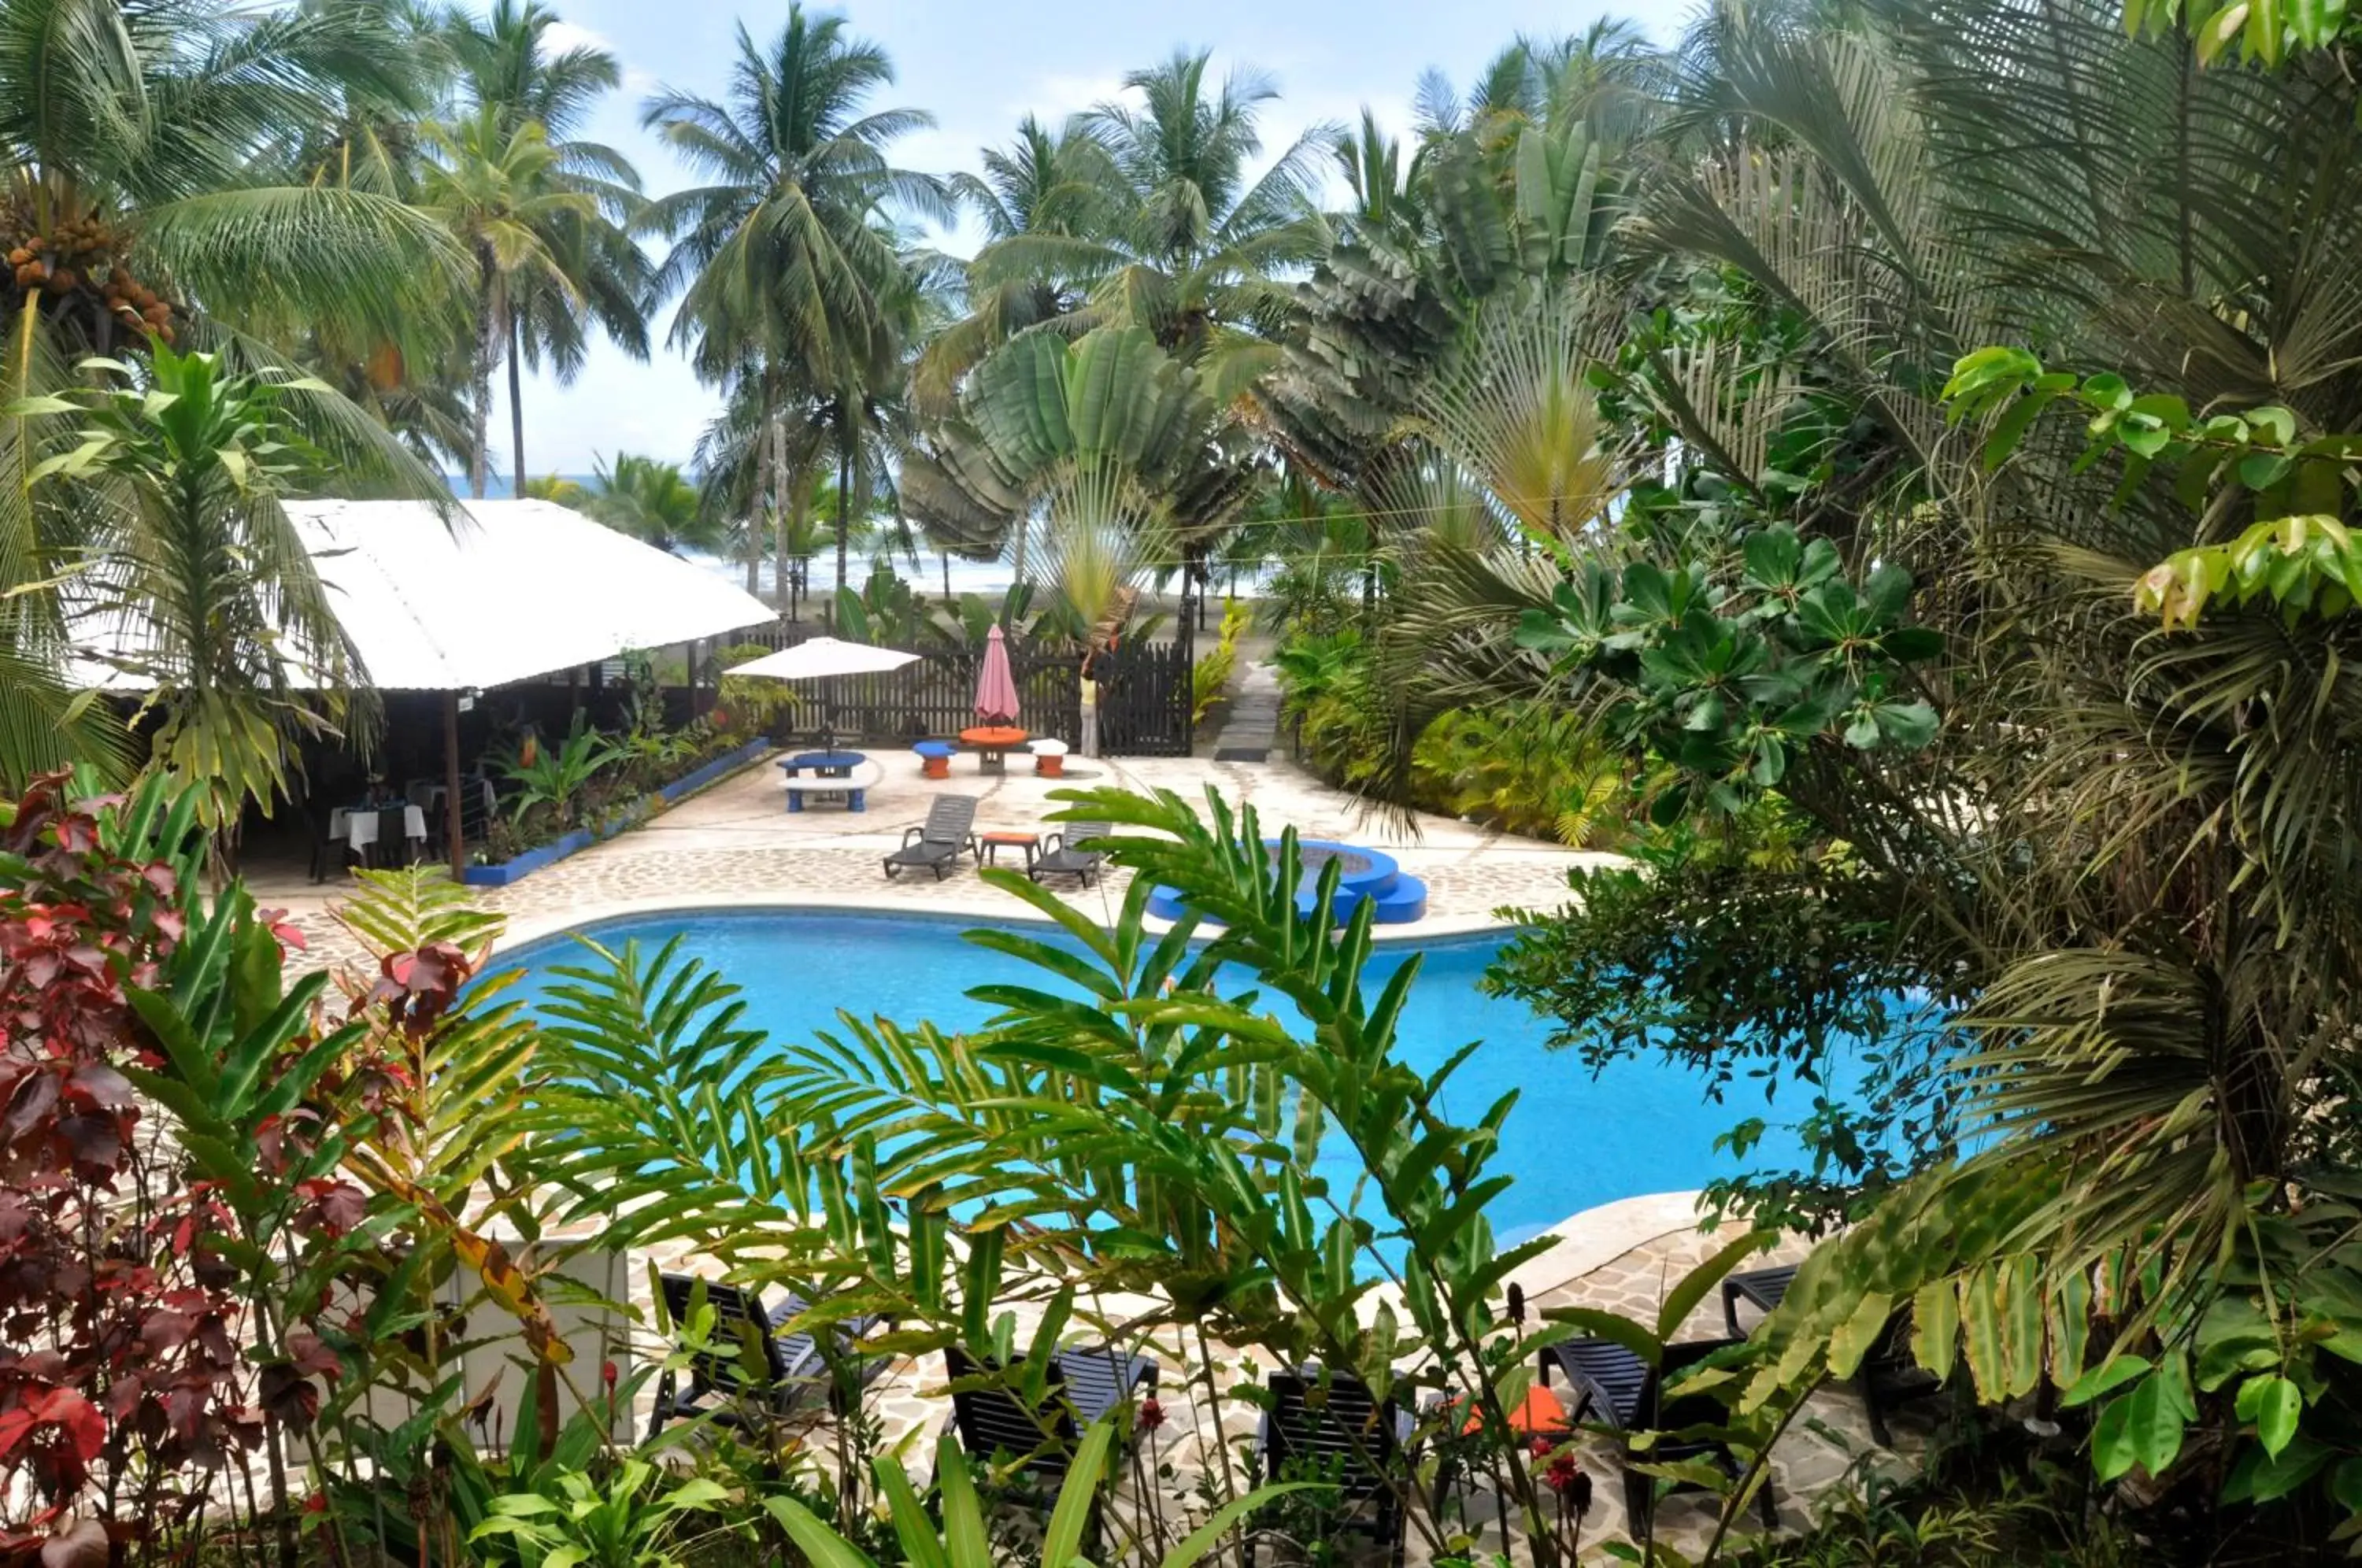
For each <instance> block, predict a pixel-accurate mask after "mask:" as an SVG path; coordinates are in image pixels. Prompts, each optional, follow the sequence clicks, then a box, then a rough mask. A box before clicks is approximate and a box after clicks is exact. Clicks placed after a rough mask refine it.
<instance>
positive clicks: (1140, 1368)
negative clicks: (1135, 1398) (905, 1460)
mask: <svg viewBox="0 0 2362 1568" xmlns="http://www.w3.org/2000/svg"><path fill="white" fill-rule="evenodd" d="M944 1369H945V1370H946V1371H947V1372H948V1373H949V1374H950V1375H951V1381H952V1384H953V1388H952V1416H951V1419H950V1420H949V1421H948V1422H946V1423H945V1424H944V1433H945V1435H947V1436H948V1435H951V1434H957V1436H958V1438H959V1441H960V1447H961V1448H963V1449H965V1450H966V1452H968V1453H970V1454H972V1455H974V1456H975V1457H976V1458H977V1459H988V1458H990V1457H991V1456H992V1455H994V1454H1001V1455H1004V1456H1006V1457H1008V1458H1010V1459H1012V1460H1015V1461H1017V1462H1018V1463H1019V1465H1020V1467H1021V1469H1023V1470H1024V1471H1025V1472H1026V1474H1029V1475H1031V1476H1032V1477H1033V1478H1034V1479H1036V1480H1038V1481H1041V1482H1043V1484H1045V1485H1049V1486H1051V1487H1052V1488H1055V1486H1056V1485H1058V1484H1059V1483H1060V1482H1062V1481H1064V1480H1065V1474H1066V1467H1067V1466H1068V1465H1069V1464H1071V1463H1074V1457H1075V1445H1076V1443H1078V1442H1080V1441H1082V1433H1083V1429H1084V1428H1085V1427H1087V1426H1089V1425H1090V1424H1091V1423H1093V1422H1094V1421H1097V1420H1098V1419H1100V1418H1101V1417H1103V1416H1105V1415H1107V1414H1108V1413H1109V1411H1111V1410H1113V1409H1114V1408H1116V1407H1117V1406H1119V1405H1120V1404H1123V1403H1125V1402H1126V1401H1127V1400H1129V1399H1130V1398H1131V1396H1132V1393H1133V1391H1134V1390H1136V1389H1140V1388H1143V1387H1144V1388H1147V1389H1149V1390H1150V1391H1152V1392H1153V1391H1154V1389H1155V1387H1156V1379H1157V1375H1158V1367H1157V1364H1156V1363H1154V1362H1153V1361H1151V1360H1150V1359H1149V1358H1148V1357H1146V1356H1138V1355H1126V1354H1124V1353H1122V1352H1120V1351H1118V1350H1116V1349H1115V1348H1114V1347H1112V1346H1109V1345H1094V1346H1089V1347H1087V1348H1084V1349H1079V1350H1064V1351H1059V1352H1057V1353H1055V1354H1054V1355H1053V1356H1052V1357H1051V1360H1050V1378H1049V1391H1048V1394H1047V1396H1046V1397H1044V1398H1043V1402H1042V1404H1041V1406H1040V1407H1039V1408H1036V1409H1032V1410H1029V1409H1027V1408H1025V1406H1024V1405H1023V1403H1021V1401H1020V1400H1019V1398H1018V1397H1017V1396H1016V1395H1015V1394H1013V1393H1011V1392H1010V1390H1009V1389H1008V1388H1006V1387H1004V1386H999V1385H998V1384H995V1383H993V1382H991V1381H989V1380H990V1379H992V1378H995V1377H997V1376H999V1373H1000V1369H999V1367H998V1366H996V1365H995V1364H993V1363H991V1362H990V1361H979V1360H977V1358H976V1357H974V1356H971V1355H969V1354H968V1353H966V1351H964V1350H962V1349H960V1348H959V1347H958V1346H957V1345H948V1346H946V1347H944ZM963 1383H966V1384H968V1385H969V1386H967V1387H961V1386H959V1385H961V1384H963Z"/></svg>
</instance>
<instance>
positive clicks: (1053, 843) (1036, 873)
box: [1029, 823, 1108, 888]
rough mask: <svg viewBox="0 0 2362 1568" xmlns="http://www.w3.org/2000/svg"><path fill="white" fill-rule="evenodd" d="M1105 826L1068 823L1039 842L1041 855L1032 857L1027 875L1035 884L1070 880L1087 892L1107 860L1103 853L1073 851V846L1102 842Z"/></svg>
mask: <svg viewBox="0 0 2362 1568" xmlns="http://www.w3.org/2000/svg"><path fill="white" fill-rule="evenodd" d="M1107 836H1108V825H1107V823H1067V824H1066V825H1065V827H1063V828H1061V829H1059V830H1058V831H1057V832H1056V833H1054V834H1048V835H1047V836H1046V837H1044V838H1043V840H1042V853H1041V854H1040V855H1039V856H1035V857H1034V861H1033V868H1032V871H1031V872H1030V873H1029V875H1031V876H1032V878H1033V880H1035V881H1036V882H1038V881H1040V880H1041V879H1042V878H1044V877H1072V878H1076V879H1077V880H1078V881H1080V882H1081V883H1082V885H1083V886H1084V887H1086V888H1087V887H1089V886H1090V885H1091V881H1092V878H1096V877H1097V876H1098V874H1099V863H1100V862H1101V861H1104V860H1105V859H1106V858H1107V853H1106V852H1105V851H1104V850H1098V849H1076V847H1075V845H1076V844H1077V843H1078V842H1080V841H1082V840H1085V839H1093V838H1105V837H1107Z"/></svg>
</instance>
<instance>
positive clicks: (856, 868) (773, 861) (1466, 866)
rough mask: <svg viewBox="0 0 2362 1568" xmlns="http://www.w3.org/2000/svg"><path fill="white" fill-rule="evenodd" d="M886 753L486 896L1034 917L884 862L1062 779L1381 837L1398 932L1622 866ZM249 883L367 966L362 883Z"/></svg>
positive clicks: (1255, 768)
mask: <svg viewBox="0 0 2362 1568" xmlns="http://www.w3.org/2000/svg"><path fill="white" fill-rule="evenodd" d="M876 755H877V757H878V759H879V760H880V761H882V762H884V763H885V764H886V767H887V777H886V779H885V781H884V782H883V783H881V784H880V785H878V786H877V788H875V789H872V790H870V791H869V792H868V801H867V806H868V809H867V810H866V812H859V813H854V812H845V811H843V810H841V809H836V808H833V807H825V806H821V805H814V806H812V807H811V808H810V809H808V810H806V811H802V812H788V811H786V810H784V809H783V803H784V799H785V796H784V792H783V790H781V787H780V779H779V773H778V768H777V767H776V766H775V765H774V763H773V762H772V761H770V760H768V759H766V760H765V761H763V762H760V763H757V764H756V765H755V766H754V767H749V768H748V769H746V770H745V772H743V773H740V774H737V775H735V776H734V777H733V778H728V779H726V780H724V781H723V782H722V783H720V784H717V785H715V786H714V787H713V788H712V789H710V790H706V791H704V792H703V793H701V794H700V795H698V796H696V797H694V798H692V799H690V800H689V801H683V802H682V803H681V804H679V805H678V806H676V807H674V808H673V809H672V810H671V811H669V812H666V813H665V814H663V815H662V816H660V817H657V818H656V819H655V820H654V821H652V822H650V823H647V824H646V825H645V826H642V827H639V828H636V829H635V830H633V831H632V832H630V833H626V834H623V835H622V836H620V837H618V838H614V839H611V840H609V841H608V842H607V843H605V844H602V845H594V846H593V847H591V848H590V849H587V850H584V851H583V852H581V853H580V854H579V855H575V856H570V857H569V858H568V859H565V860H562V861H559V862H558V863H557V864H556V865H554V866H551V867H546V869H544V870H541V871H538V872H535V873H534V874H533V875H532V876H530V877H527V878H524V880H523V881H520V882H518V883H516V884H514V885H513V886H511V887H507V888H496V889H495V888H488V889H483V890H482V896H481V903H482V905H483V907H485V908H487V909H490V910H492V911H496V912H499V913H501V914H504V915H506V916H508V917H509V930H508V940H509V941H510V942H511V943H514V942H518V941H524V940H527V939H529V938H532V937H535V936H542V935H546V934H548V933H552V932H555V931H561V930H564V929H567V928H568V927H570V926H574V925H578V924H580V923H582V922H588V921H591V920H597V919H602V918H604V917H608V916H612V915H617V914H624V913H632V912H644V911H649V910H656V909H665V908H674V909H690V908H699V907H712V906H718V905H725V904H732V903H756V902H772V903H783V904H807V905H824V906H835V907H841V908H866V909H921V910H927V911H934V912H937V913H950V914H961V915H974V916H976V917H977V918H978V919H980V920H983V921H992V920H995V919H1010V918H1022V917H1023V916H1024V915H1026V914H1027V913H1029V912H1030V911H1025V910H1024V909H1023V906H1021V905H1020V904H1019V903H1018V902H1017V901H1016V900H1013V899H1011V898H1010V896H1009V895H1007V894H1005V893H1002V892H1000V891H999V890H998V889H993V888H990V887H988V886H987V885H986V884H985V883H984V882H982V881H981V880H979V879H978V878H977V876H976V874H975V870H974V868H973V867H972V866H969V865H967V864H966V863H963V866H962V868H961V869H960V870H959V871H957V872H955V873H954V874H953V875H952V876H951V877H949V878H946V879H944V880H943V881H940V882H938V881H937V880H935V879H934V878H933V877H930V876H926V875H923V874H921V875H913V874H911V873H908V872H905V873H904V874H902V875H901V876H900V877H899V878H895V879H893V880H891V881H889V880H888V879H887V878H886V876H885V874H884V872H883V870H882V868H881V866H880V861H881V860H882V859H883V857H884V856H886V855H887V854H888V853H889V851H891V850H893V849H894V848H896V847H898V846H899V845H900V844H901V842H902V830H903V829H904V828H906V827H912V826H916V825H917V824H918V823H920V822H921V821H922V820H923V819H924V817H925V816H926V812H927V806H928V803H929V801H932V800H933V797H934V795H936V794H937V793H941V792H954V793H959V794H966V795H974V796H976V797H977V798H978V804H977V831H978V832H987V831H991V830H995V829H1003V828H1007V829H1041V828H1043V827H1044V826H1045V825H1053V826H1054V824H1044V823H1043V818H1044V817H1045V816H1046V815H1047V814H1048V813H1049V812H1053V811H1055V810H1057V809H1059V806H1058V802H1056V801H1051V800H1050V799H1049V795H1050V792H1051V791H1052V790H1054V789H1057V788H1059V787H1060V786H1061V785H1062V784H1063V785H1065V786H1093V787H1096V786H1099V785H1107V784H1113V785H1119V786H1121V787H1124V788H1128V789H1133V790H1156V789H1164V790H1174V791H1175V792H1176V793H1178V794H1180V795H1181V796H1182V797H1183V798H1184V799H1185V800H1187V801H1189V802H1190V803H1191V804H1192V805H1198V806H1202V804H1203V801H1204V791H1205V789H1206V787H1207V786H1208V785H1209V784H1211V785H1214V786H1216V787H1218V788H1219V789H1220V790H1221V791H1222V793H1223V796H1224V798H1225V799H1226V800H1228V801H1231V803H1232V804H1233V805H1234V806H1235V805H1238V804H1242V803H1252V804H1253V806H1255V808H1256V809H1257V811H1258V812H1261V813H1262V817H1263V825H1264V830H1265V831H1266V832H1269V833H1276V832H1277V831H1278V830H1279V829H1280V828H1281V827H1283V826H1293V827H1295V828H1296V829H1297V830H1298V831H1299V832H1301V833H1303V834H1306V835H1307V836H1308V837H1326V838H1342V839H1347V840H1350V841H1352V842H1356V843H1363V844H1374V845H1379V846H1381V847H1383V848H1385V850H1386V851H1387V853H1389V854H1391V855H1393V856H1396V858H1397V859H1398V860H1400V861H1401V862H1402V865H1403V868H1404V869H1405V870H1406V871H1408V872H1410V873H1412V874H1413V875H1415V876H1418V877H1420V878H1424V879H1425V880H1426V882H1427V884H1428V889H1429V899H1428V907H1429V917H1428V919H1427V920H1426V921H1425V922H1420V923H1418V924H1416V925H1411V926H1404V927H1399V928H1393V929H1392V930H1390V931H1389V932H1388V933H1387V934H1388V935H1389V936H1404V937H1415V936H1418V935H1421V934H1428V935H1432V934H1437V933H1443V932H1447V931H1467V930H1471V929H1474V928H1477V927H1480V926H1484V925H1487V924H1491V923H1493V913H1494V911H1496V910H1497V909H1499V908H1501V907H1503V906H1505V905H1514V906H1518V907H1537V906H1538V907H1542V908H1549V907H1553V906H1555V905H1557V904H1559V903H1562V902H1563V901H1564V899H1565V894H1566V872H1567V869H1568V868H1569V867H1573V866H1579V865H1595V864H1601V863H1605V862H1606V861H1608V860H1609V859H1610V858H1611V857H1609V856H1598V855H1590V854H1584V853H1580V852H1576V851H1571V850H1567V849H1564V848H1562V847H1561V846H1559V845H1549V844H1542V843H1540V842H1537V841H1535V840H1531V839H1521V838H1517V837H1514V836H1512V835H1509V834H1499V833H1495V832H1492V831H1490V830H1488V829H1484V828H1478V827H1475V826H1473V825H1471V824H1469V823H1462V822H1454V821H1452V820H1451V819H1449V818H1444V817H1437V816H1430V815H1424V814H1422V815H1418V816H1417V817H1415V818H1413V819H1411V820H1410V821H1408V822H1407V823H1396V822H1390V821H1387V820H1385V819H1383V818H1381V817H1377V816H1374V815H1372V814H1370V813H1367V812H1363V811H1362V810H1361V808H1360V806H1359V804H1358V802H1356V801H1353V800H1352V798H1351V797H1349V796H1346V795H1344V794H1341V793H1340V792H1339V791H1337V790H1330V789H1329V788H1327V787H1326V786H1324V785H1322V784H1321V783H1319V780H1317V779H1315V778H1311V777H1310V776H1309V775H1308V774H1306V773H1304V772H1302V771H1301V770H1299V769H1297V767H1294V766H1292V765H1291V764H1288V763H1286V762H1285V761H1282V760H1276V759H1275V760H1274V761H1272V762H1270V763H1265V764H1259V765H1250V764H1233V763H1221V762H1214V761H1211V760H1207V759H1201V758H1195V757H1173V758H1145V757H1143V758H1131V757H1126V758H1120V759H1109V758H1094V759H1085V758H1075V759H1071V760H1070V763H1069V765H1068V767H1067V769H1066V772H1067V777H1066V778H1065V779H1063V780H1056V781H1054V780H1050V779H1043V778H1034V777H1033V776H1032V774H1031V773H1030V772H1029V771H1027V770H1026V769H1025V767H1024V766H1023V764H1022V763H1021V762H1018V763H1017V765H1016V766H1013V767H1011V768H1010V771H1009V772H1008V773H1007V774H1005V775H1003V774H995V773H979V772H978V771H977V767H976V764H975V762H974V761H973V760H972V759H970V758H967V757H961V758H959V759H958V760H957V761H956V763H955V772H954V775H953V777H952V778H950V779H948V780H944V781H941V782H931V781H928V780H926V779H923V778H921V777H920V776H919V768H918V765H917V762H916V760H915V759H913V758H911V757H910V756H907V755H906V754H901V753H890V752H880V753H877V754H876ZM1014 863H1015V862H1014V860H1013V859H1012V860H1011V861H1010V864H1012V865H1013V864H1014ZM248 883H249V885H250V886H251V887H252V889H253V890H254V894H255V897H256V898H257V899H258V900H260V901H261V902H263V903H264V904H265V905H268V906H271V907H283V908H285V909H287V910H288V911H290V912H291V914H292V917H293V922H294V924H295V925H296V926H297V927H298V928H299V929H301V930H302V931H303V932H304V935H305V937H306V939H307V940H309V941H310V942H312V943H313V944H314V945H313V948H312V953H313V955H314V959H315V961H316V962H348V961H351V960H353V959H356V958H358V957H359V950H358V949H357V948H355V947H354V946H353V945H351V944H350V943H349V942H348V939H347V938H346V937H345V935H344V933H343V932H342V930H341V928H339V927H337V925H336V924H335V922H333V921H331V920H329V919H328V918H327V912H326V911H327V905H328V903H329V901H330V900H332V899H334V898H337V897H340V896H342V895H343V894H344V893H345V892H346V891H348V889H349V886H350V884H349V880H348V881H347V882H345V883H344V884H343V885H338V884H335V883H331V884H325V885H317V884H313V883H309V882H306V881H305V880H304V879H303V878H302V877H301V875H300V874H298V875H292V876H290V875H283V874H282V875H273V874H271V873H270V870H269V868H261V867H258V868H255V869H254V871H253V872H252V873H251V874H249V876H248ZM1122 886H1123V874H1120V873H1119V874H1117V875H1115V876H1111V877H1109V878H1105V879H1103V880H1102V881H1101V882H1100V883H1099V884H1098V886H1096V887H1094V888H1091V889H1080V888H1076V887H1074V886H1073V885H1072V883H1071V879H1067V878H1061V879H1060V883H1059V889H1058V890H1059V891H1060V893H1061V896H1062V897H1064V898H1065V899H1066V900H1067V901H1068V902H1070V903H1073V904H1075V905H1076V906H1077V907H1079V908H1082V909H1085V910H1087V911H1089V912H1091V913H1093V914H1095V915H1098V916H1100V917H1102V918H1105V917H1106V916H1108V915H1109V914H1111V913H1112V912H1113V911H1114V910H1115V909H1116V908H1117V907H1118V900H1119V899H1120V893H1121V889H1122Z"/></svg>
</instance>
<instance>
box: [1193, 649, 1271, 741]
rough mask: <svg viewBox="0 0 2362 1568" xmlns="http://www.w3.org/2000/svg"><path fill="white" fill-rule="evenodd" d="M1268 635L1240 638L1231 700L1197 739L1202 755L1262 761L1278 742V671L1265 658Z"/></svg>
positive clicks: (1232, 669)
mask: <svg viewBox="0 0 2362 1568" xmlns="http://www.w3.org/2000/svg"><path fill="white" fill-rule="evenodd" d="M1270 651H1271V650H1270V644H1269V639H1253V638H1244V637H1242V638H1241V639H1240V641H1239V649H1238V663H1237V664H1236V665H1234V666H1233V667H1232V668H1231V688H1230V692H1231V694H1230V701H1229V702H1228V703H1227V704H1226V705H1225V707H1224V711H1223V713H1222V722H1221V723H1220V725H1219V726H1217V727H1216V729H1215V731H1214V733H1213V734H1211V735H1209V736H1207V737H1205V738H1204V739H1202V740H1201V741H1200V742H1199V743H1198V752H1199V753H1200V754H1201V755H1204V756H1211V757H1212V758H1214V759H1215V760H1216V761H1218V762H1238V763H1260V762H1264V761H1266V760H1267V759H1268V758H1269V757H1270V756H1271V754H1272V752H1273V750H1274V748H1275V747H1276V746H1277V745H1279V703H1280V697H1281V695H1282V694H1281V691H1280V689H1279V673H1278V672H1277V671H1276V670H1275V669H1273V668H1272V667H1271V666H1270V665H1268V664H1266V663H1264V658H1265V657H1266V656H1267V655H1268V654H1269V653H1270Z"/></svg>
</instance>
